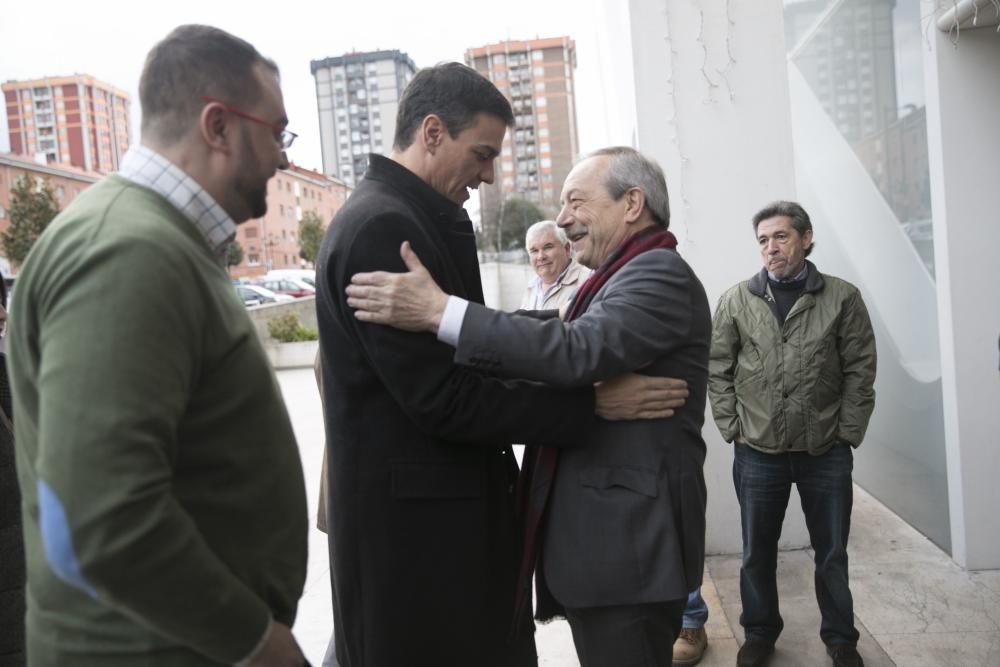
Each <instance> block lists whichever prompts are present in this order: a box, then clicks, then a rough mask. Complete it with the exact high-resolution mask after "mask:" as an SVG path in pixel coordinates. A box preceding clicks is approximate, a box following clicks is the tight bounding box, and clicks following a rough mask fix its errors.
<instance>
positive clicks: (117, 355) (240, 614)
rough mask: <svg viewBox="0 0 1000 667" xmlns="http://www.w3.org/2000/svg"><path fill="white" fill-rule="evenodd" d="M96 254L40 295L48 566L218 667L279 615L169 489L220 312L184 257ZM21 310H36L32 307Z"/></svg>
mask: <svg viewBox="0 0 1000 667" xmlns="http://www.w3.org/2000/svg"><path fill="white" fill-rule="evenodd" d="M107 246H108V247H101V245H100V242H95V247H94V248H88V249H87V250H86V252H85V255H84V258H83V259H82V260H80V259H79V257H77V258H76V260H75V263H74V264H71V265H68V266H66V265H63V266H59V267H58V269H57V270H56V271H54V273H56V274H57V275H56V276H52V277H51V279H49V280H47V281H46V288H45V290H44V291H43V293H41V294H38V295H35V296H36V297H37V304H33V307H34V308H35V310H36V313H37V318H38V321H37V325H36V326H37V327H38V331H39V336H38V340H37V342H36V341H34V340H32V341H24V342H25V343H26V344H29V345H34V344H37V345H39V348H40V349H39V350H38V357H39V359H40V366H39V368H38V379H37V383H38V397H39V405H38V413H39V420H38V434H37V442H38V448H37V454H36V456H37V460H36V461H35V470H36V473H37V485H38V497H39V514H40V516H39V524H40V528H41V532H42V542H43V548H44V551H45V557H46V560H47V562H48V564H49V566H50V567H51V568H52V569H53V571H54V572H55V573H56V574H57V575H58V576H59V577H60V578H62V579H63V580H64V581H66V582H67V583H68V584H70V585H71V586H74V587H76V588H77V589H80V590H82V591H83V592H84V593H85V594H87V595H90V596H91V597H94V598H97V599H99V600H101V602H103V603H105V604H107V605H109V606H110V607H112V608H114V609H116V610H118V611H120V612H121V613H123V614H126V615H128V616H130V617H132V618H134V619H136V620H137V621H139V622H141V623H142V624H144V625H146V626H147V627H149V628H150V629H152V630H154V631H156V632H157V633H160V634H162V635H164V636H166V637H169V638H171V639H173V640H175V641H177V642H178V643H180V644H182V645H185V646H188V647H191V648H192V649H193V650H196V651H198V652H200V653H202V654H204V655H206V656H208V657H210V658H212V659H214V660H216V661H218V662H221V663H226V664H233V663H235V662H237V661H238V660H240V659H241V658H244V657H245V656H247V655H248V654H250V653H251V651H252V650H253V649H254V647H255V646H256V645H257V643H258V642H259V641H260V639H261V637H262V636H263V635H264V633H265V631H266V628H267V627H268V624H269V622H270V615H271V614H270V610H269V608H268V606H267V605H266V604H265V603H264V601H263V600H261V599H259V598H258V597H257V595H255V594H254V593H253V592H252V591H251V590H250V589H249V588H248V587H247V586H246V585H244V584H243V583H242V582H241V581H240V580H239V579H238V578H237V577H236V576H235V575H234V573H233V572H231V571H230V570H229V569H228V568H227V566H226V565H225V564H223V563H222V562H221V561H220V560H219V558H217V556H216V555H215V554H214V553H213V551H212V550H211V549H210V548H209V546H208V545H207V544H206V542H205V541H204V539H203V537H202V535H201V533H200V532H199V530H198V528H197V526H196V525H195V523H194V521H193V520H192V518H191V516H190V515H189V514H188V513H187V512H186V511H185V508H184V507H182V506H181V505H180V504H179V503H178V501H177V499H176V497H175V496H174V494H173V492H172V489H173V486H174V484H175V483H176V481H177V480H175V479H174V475H173V473H174V462H175V460H176V457H177V450H178V444H179V443H178V424H179V422H180V419H181V417H182V416H183V415H184V413H185V410H186V408H187V404H188V401H189V400H190V397H191V393H192V389H193V387H194V386H196V384H197V382H198V380H199V378H198V375H199V372H201V371H202V369H201V368H200V366H199V359H200V349H201V341H202V339H203V336H204V335H205V332H204V331H203V324H202V323H203V322H204V317H203V314H204V313H205V312H206V309H207V308H211V307H213V306H212V305H211V304H210V303H207V300H208V299H209V298H210V297H208V295H207V294H205V293H203V292H202V290H200V289H199V287H198V284H199V283H198V280H197V279H196V278H194V277H193V276H192V270H191V268H190V267H189V266H188V264H187V263H186V262H184V261H183V260H182V259H181V258H180V257H179V253H176V252H173V253H172V252H170V250H169V249H168V248H164V247H162V245H159V244H157V243H155V242H154V241H151V240H136V239H132V240H130V241H129V242H127V243H121V242H116V243H108V244H107ZM25 307H28V306H27V305H26V306H25Z"/></svg>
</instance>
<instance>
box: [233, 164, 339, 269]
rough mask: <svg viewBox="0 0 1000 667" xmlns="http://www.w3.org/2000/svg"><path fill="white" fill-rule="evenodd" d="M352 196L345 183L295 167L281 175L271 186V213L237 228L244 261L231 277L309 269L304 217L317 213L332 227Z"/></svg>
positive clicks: (269, 188)
mask: <svg viewBox="0 0 1000 667" xmlns="http://www.w3.org/2000/svg"><path fill="white" fill-rule="evenodd" d="M350 192H351V188H350V186H348V185H347V184H346V183H344V182H343V181H341V180H339V179H336V178H333V177H332V176H326V175H324V174H321V173H319V172H318V171H312V170H311V169H305V168H303V167H299V166H298V165H295V164H293V165H291V166H290V167H289V168H288V169H287V170H285V171H279V172H278V173H277V174H276V175H275V177H274V178H272V179H271V180H270V181H269V182H268V184H267V213H266V214H264V217H263V218H257V219H256V220H248V221H247V222H245V223H243V224H241V225H240V226H239V227H238V228H237V232H236V240H237V241H238V242H239V244H240V246H241V247H242V248H243V261H242V262H241V263H240V264H239V265H237V266H233V267H231V268H230V271H229V273H230V275H231V276H233V277H234V278H248V277H252V276H262V275H264V274H265V273H267V272H268V271H269V270H271V269H299V268H305V267H306V262H305V260H303V259H302V258H301V257H299V241H298V235H299V221H300V220H302V216H303V214H305V213H306V212H308V211H314V212H315V213H316V214H317V215H319V219H320V220H321V221H322V222H323V225H324V226H325V225H328V224H329V223H330V219H331V218H333V214H334V213H336V212H337V211H338V210H339V209H340V207H341V205H343V203H344V201H346V200H347V196H348V195H349V194H350Z"/></svg>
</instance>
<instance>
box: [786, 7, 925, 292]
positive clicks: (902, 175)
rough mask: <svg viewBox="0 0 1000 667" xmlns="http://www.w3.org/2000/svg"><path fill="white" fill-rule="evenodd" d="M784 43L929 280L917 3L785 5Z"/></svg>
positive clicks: (922, 101) (923, 120)
mask: <svg viewBox="0 0 1000 667" xmlns="http://www.w3.org/2000/svg"><path fill="white" fill-rule="evenodd" d="M785 38H786V43H787V45H788V48H789V51H790V57H791V59H792V61H793V62H794V63H795V65H796V66H797V67H798V68H799V70H800V71H801V72H802V76H803V77H804V78H805V80H806V82H807V83H808V84H809V86H810V87H811V88H812V90H813V92H814V94H815V95H816V98H817V99H818V100H819V102H820V104H821V105H822V106H823V109H824V110H825V111H826V113H827V115H828V116H829V117H830V118H831V119H832V120H833V121H834V123H835V125H836V127H837V129H838V131H839V132H840V134H841V135H842V136H843V138H844V139H845V140H846V141H847V142H848V143H849V144H850V146H851V148H852V149H853V150H854V153H855V154H856V155H857V157H858V160H859V161H860V162H861V164H862V165H863V166H864V167H865V170H866V171H867V172H868V175H869V176H870V177H871V179H872V180H873V181H874V182H875V185H876V186H878V189H879V192H881V193H882V196H883V198H885V200H886V203H888V204H889V206H890V207H891V208H892V211H893V213H895V214H896V217H897V219H898V220H899V222H900V224H901V225H902V226H903V230H904V231H905V232H906V235H907V237H908V238H909V239H910V242H911V243H912V244H913V246H914V248H915V249H916V250H917V252H918V253H919V255H920V258H921V260H922V261H923V263H924V265H925V266H926V267H927V270H928V271H929V272H930V273H931V275H932V276H933V274H934V237H933V233H932V230H931V193H930V170H929V167H928V157H927V116H926V107H925V104H924V85H923V84H924V77H923V64H922V54H921V50H920V49H921V43H922V42H921V39H922V36H921V27H920V3H919V1H917V0H899V2H896V0H842V1H837V0H804V1H799V2H792V1H788V2H786V4H785Z"/></svg>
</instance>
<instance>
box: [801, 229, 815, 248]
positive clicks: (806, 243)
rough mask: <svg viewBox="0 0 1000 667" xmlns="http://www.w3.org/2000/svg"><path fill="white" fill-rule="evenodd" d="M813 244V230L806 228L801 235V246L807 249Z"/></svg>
mask: <svg viewBox="0 0 1000 667" xmlns="http://www.w3.org/2000/svg"><path fill="white" fill-rule="evenodd" d="M812 244H813V230H811V229H807V230H806V233H805V234H803V235H802V248H803V249H804V250H808V249H809V248H810V247H812Z"/></svg>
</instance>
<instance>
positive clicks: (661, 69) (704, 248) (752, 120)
mask: <svg viewBox="0 0 1000 667" xmlns="http://www.w3.org/2000/svg"><path fill="white" fill-rule="evenodd" d="M628 9H629V12H630V16H629V19H628V20H625V19H623V18H622V14H623V12H622V9H621V6H620V3H618V2H613V1H609V2H608V3H607V4H606V14H607V16H606V19H607V20H606V23H605V25H606V29H607V32H608V34H607V44H608V48H607V49H605V50H604V52H605V53H607V54H609V56H608V62H607V63H605V65H606V69H607V70H608V71H609V76H607V77H605V81H606V83H607V85H608V86H609V87H611V88H612V90H609V92H608V95H607V99H609V100H619V101H620V102H619V104H618V108H617V109H616V110H615V112H614V113H612V114H610V116H611V117H612V118H615V119H617V122H618V123H619V127H618V128H617V137H616V138H615V139H613V142H615V143H623V144H631V145H635V146H636V147H637V148H639V149H640V150H642V151H643V152H645V153H647V154H648V155H651V156H652V157H654V158H656V160H657V161H658V162H659V163H660V165H661V166H662V167H663V168H664V171H665V172H666V176H667V184H668V186H669V188H670V196H671V215H672V218H671V229H672V230H673V231H674V233H675V234H677V236H678V238H679V240H680V248H679V249H680V252H681V254H682V255H683V256H684V257H685V258H686V259H687V260H688V261H689V262H690V263H691V265H692V266H693V267H694V269H695V271H696V272H697V273H698V276H699V277H700V278H701V280H702V282H703V284H704V285H705V289H706V291H707V293H708V297H709V300H710V302H711V303H712V305H713V307H714V305H715V304H716V303H717V301H718V298H719V296H720V295H721V294H722V292H723V291H724V290H726V289H727V288H728V287H730V286H731V285H733V284H735V283H736V282H738V281H740V280H743V279H746V278H748V277H749V276H750V275H751V274H753V273H754V272H756V271H757V270H758V269H759V267H760V259H759V254H758V252H757V247H756V242H755V241H754V237H753V231H752V228H751V226H750V218H751V216H752V215H753V213H754V212H755V211H756V210H757V209H759V208H760V207H761V206H763V205H764V204H765V203H767V202H768V201H771V200H773V199H779V198H781V199H788V198H794V197H795V174H794V162H793V153H792V137H791V134H790V132H789V126H790V123H791V119H790V111H789V92H788V77H787V74H786V65H785V62H786V59H785V47H784V33H783V30H784V28H783V26H784V23H783V17H782V3H781V0H757V1H755V2H745V3H736V2H730V3H722V2H673V1H668V0H660V1H658V2H650V1H648V0H630V2H629V5H628ZM625 45H631V49H627V48H624V46H625ZM612 74H613V75H612ZM633 91H634V92H633ZM630 94H633V95H634V98H630V97H629V96H630ZM703 433H704V436H705V442H706V444H707V446H708V459H707V461H706V464H705V477H706V481H707V483H708V490H709V504H708V529H707V536H706V538H707V546H708V550H709V552H710V553H737V552H739V551H740V550H741V541H740V522H739V506H738V504H737V502H736V494H735V491H734V490H733V481H732V460H733V450H732V446H731V445H729V444H727V443H725V442H724V441H723V440H722V438H721V436H720V435H719V432H718V430H717V429H716V427H715V423H714V421H712V418H711V414H710V413H707V414H706V420H705V428H704V431H703ZM807 543H808V537H807V535H806V531H805V523H804V520H803V518H802V512H801V509H800V505H799V500H798V496H797V494H796V493H795V492H794V491H793V495H792V498H791V500H790V501H789V507H788V514H787V516H786V520H785V528H784V531H783V533H782V539H781V545H782V547H783V548H792V547H799V546H805V545H806V544H807Z"/></svg>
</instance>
